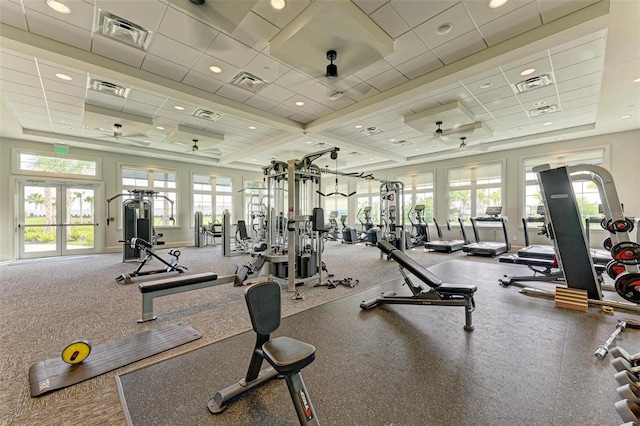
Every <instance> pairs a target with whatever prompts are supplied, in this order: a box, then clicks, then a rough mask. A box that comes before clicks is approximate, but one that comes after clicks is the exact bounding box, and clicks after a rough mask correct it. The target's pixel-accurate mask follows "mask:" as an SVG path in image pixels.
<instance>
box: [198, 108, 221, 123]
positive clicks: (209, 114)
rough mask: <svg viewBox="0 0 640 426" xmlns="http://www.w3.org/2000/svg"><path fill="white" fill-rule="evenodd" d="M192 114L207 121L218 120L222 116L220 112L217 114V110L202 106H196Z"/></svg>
mask: <svg viewBox="0 0 640 426" xmlns="http://www.w3.org/2000/svg"><path fill="white" fill-rule="evenodd" d="M193 116H194V117H198V118H202V119H203V120H209V121H218V120H220V119H221V118H222V114H218V113H217V112H213V111H208V110H206V109H202V108H198V109H197V110H195V111H194V112H193Z"/></svg>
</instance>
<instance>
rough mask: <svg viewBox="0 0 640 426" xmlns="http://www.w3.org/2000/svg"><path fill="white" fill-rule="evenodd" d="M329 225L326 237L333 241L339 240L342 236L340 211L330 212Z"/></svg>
mask: <svg viewBox="0 0 640 426" xmlns="http://www.w3.org/2000/svg"><path fill="white" fill-rule="evenodd" d="M328 222H329V227H328V228H327V232H326V237H327V239H328V240H331V241H338V240H339V239H340V238H342V237H341V236H340V234H339V232H338V212H337V211H336V210H332V211H330V212H329V219H328Z"/></svg>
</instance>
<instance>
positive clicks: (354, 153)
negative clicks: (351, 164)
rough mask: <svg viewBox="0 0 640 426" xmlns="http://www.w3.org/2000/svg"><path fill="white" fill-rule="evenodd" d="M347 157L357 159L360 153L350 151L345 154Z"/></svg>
mask: <svg viewBox="0 0 640 426" xmlns="http://www.w3.org/2000/svg"><path fill="white" fill-rule="evenodd" d="M347 155H349V156H351V157H359V156H361V155H362V153H361V152H358V151H351V152H347Z"/></svg>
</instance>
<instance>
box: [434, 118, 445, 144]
mask: <svg viewBox="0 0 640 426" xmlns="http://www.w3.org/2000/svg"><path fill="white" fill-rule="evenodd" d="M436 126H437V129H436V130H435V131H434V132H433V137H432V138H431V139H432V140H433V139H440V140H445V141H446V140H449V138H448V137H446V136H445V135H444V130H442V121H436Z"/></svg>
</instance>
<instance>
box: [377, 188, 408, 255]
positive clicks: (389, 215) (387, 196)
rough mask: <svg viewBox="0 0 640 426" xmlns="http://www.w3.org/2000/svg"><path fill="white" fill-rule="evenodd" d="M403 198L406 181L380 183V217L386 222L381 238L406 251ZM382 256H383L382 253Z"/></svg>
mask: <svg viewBox="0 0 640 426" xmlns="http://www.w3.org/2000/svg"><path fill="white" fill-rule="evenodd" d="M402 200H404V183H402V182H400V181H385V182H382V183H381V184H380V219H381V221H382V223H383V224H384V226H383V228H382V233H381V235H380V240H382V241H388V242H389V243H391V244H392V245H393V246H394V247H395V248H397V249H398V250H400V251H402V252H404V250H405V248H406V244H407V235H406V232H405V229H404V206H403V205H402ZM398 213H400V215H398ZM376 243H377V240H376ZM380 257H382V253H381V254H380Z"/></svg>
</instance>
